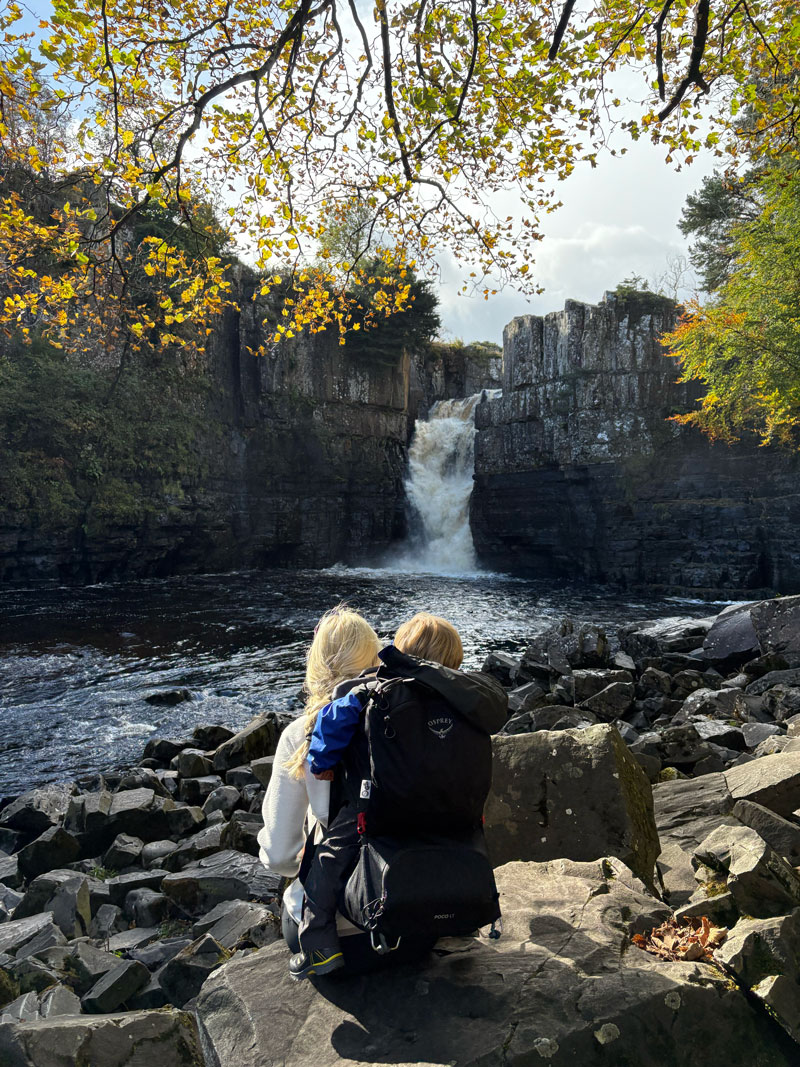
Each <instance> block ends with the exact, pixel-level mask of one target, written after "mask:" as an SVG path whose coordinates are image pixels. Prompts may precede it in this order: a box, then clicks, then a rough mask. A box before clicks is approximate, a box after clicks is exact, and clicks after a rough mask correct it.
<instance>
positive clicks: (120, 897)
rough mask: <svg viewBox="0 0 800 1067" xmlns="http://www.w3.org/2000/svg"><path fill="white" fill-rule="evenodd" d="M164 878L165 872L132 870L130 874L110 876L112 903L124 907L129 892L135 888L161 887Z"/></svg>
mask: <svg viewBox="0 0 800 1067" xmlns="http://www.w3.org/2000/svg"><path fill="white" fill-rule="evenodd" d="M163 878H164V872H163V871H160V870H152V871H131V872H130V874H120V875H117V877H116V878H109V879H108V881H107V882H106V885H107V887H108V891H109V899H110V902H111V903H112V904H116V905H117V906H118V907H122V905H123V904H124V903H125V898H126V897H127V895H128V893H130V892H131V891H132V890H134V889H159V888H160V886H161V882H162V880H163Z"/></svg>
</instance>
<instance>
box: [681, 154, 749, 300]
mask: <svg viewBox="0 0 800 1067" xmlns="http://www.w3.org/2000/svg"><path fill="white" fill-rule="evenodd" d="M758 177H759V176H758V174H757V173H756V172H755V171H752V170H751V171H748V173H747V174H746V175H745V176H744V177H743V178H739V177H737V176H736V175H735V174H724V173H720V172H715V173H714V174H712V175H710V176H709V177H707V178H705V179H704V180H703V184H702V185H701V187H700V189H699V190H698V192H696V193H693V194H691V195H690V196H688V197H687V199H686V205H685V207H684V209H683V212H682V215H681V221H680V222H679V223H678V225H679V227H680V230H681V233H682V234H683V235H684V236H685V237H691V238H693V241H692V245H691V249H690V258H691V261H692V266H693V267H694V268H695V270H696V271H697V272H698V275H699V277H700V282H701V285H702V288H703V289H704V290H705V291H706V292H707V293H713V292H716V290H718V289H719V288H720V287H721V286H722V285H724V283H725V282H726V280H727V279H728V278H729V276H730V273H731V270H732V269H733V267H734V265H735V262H736V242H735V236H736V234H737V232H738V231H739V230H740V228H741V226H742V224H743V223H748V222H753V221H754V220H755V219H757V218H758V215H759V211H760V208H761V206H762V204H761V198H760V195H759V193H760V187H759V184H758Z"/></svg>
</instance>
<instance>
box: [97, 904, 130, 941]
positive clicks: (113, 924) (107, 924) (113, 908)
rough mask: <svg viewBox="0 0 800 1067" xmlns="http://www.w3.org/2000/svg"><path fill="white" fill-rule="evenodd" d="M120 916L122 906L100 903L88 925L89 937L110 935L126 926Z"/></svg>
mask: <svg viewBox="0 0 800 1067" xmlns="http://www.w3.org/2000/svg"><path fill="white" fill-rule="evenodd" d="M127 925H128V924H127V923H126V922H125V919H124V918H123V916H122V908H120V907H119V906H118V905H116V904H101V905H100V907H99V908H98V909H97V912H96V913H95V915H94V917H93V919H92V921H91V923H90V925H89V936H90V937H99V938H104V937H110V936H111V934H116V933H118V932H119V931H120V930H124V929H125V928H126V927H127Z"/></svg>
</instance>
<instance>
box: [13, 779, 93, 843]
mask: <svg viewBox="0 0 800 1067" xmlns="http://www.w3.org/2000/svg"><path fill="white" fill-rule="evenodd" d="M74 792H75V786H74V785H46V786H42V787H41V789H33V790H31V791H30V792H29V793H23V794H22V796H19V797H17V799H16V800H12V801H11V803H10V804H8V805H7V806H6V807H5V808H3V810H2V812H0V826H3V827H6V828H7V829H9V830H17V831H19V832H20V833H23V834H28V835H30V836H34V837H39V836H40V834H43V833H44V832H45V830H49V829H50V827H51V826H56V825H57V824H58V823H60V822H61V820H62V819H63V818H64V815H65V814H66V811H67V808H68V806H69V802H70V798H71V796H72V794H73V793H74Z"/></svg>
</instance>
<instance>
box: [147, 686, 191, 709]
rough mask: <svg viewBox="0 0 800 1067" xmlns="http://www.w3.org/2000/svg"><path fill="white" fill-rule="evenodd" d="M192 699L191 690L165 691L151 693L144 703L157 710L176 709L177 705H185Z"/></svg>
mask: <svg viewBox="0 0 800 1067" xmlns="http://www.w3.org/2000/svg"><path fill="white" fill-rule="evenodd" d="M191 699H192V691H191V689H165V690H163V691H162V692H160V693H151V694H150V696H146V697H145V698H144V701H145V704H152V705H153V707H157V708H174V707H175V705H176V704H183V703H184V702H185V701H187V700H191Z"/></svg>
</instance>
